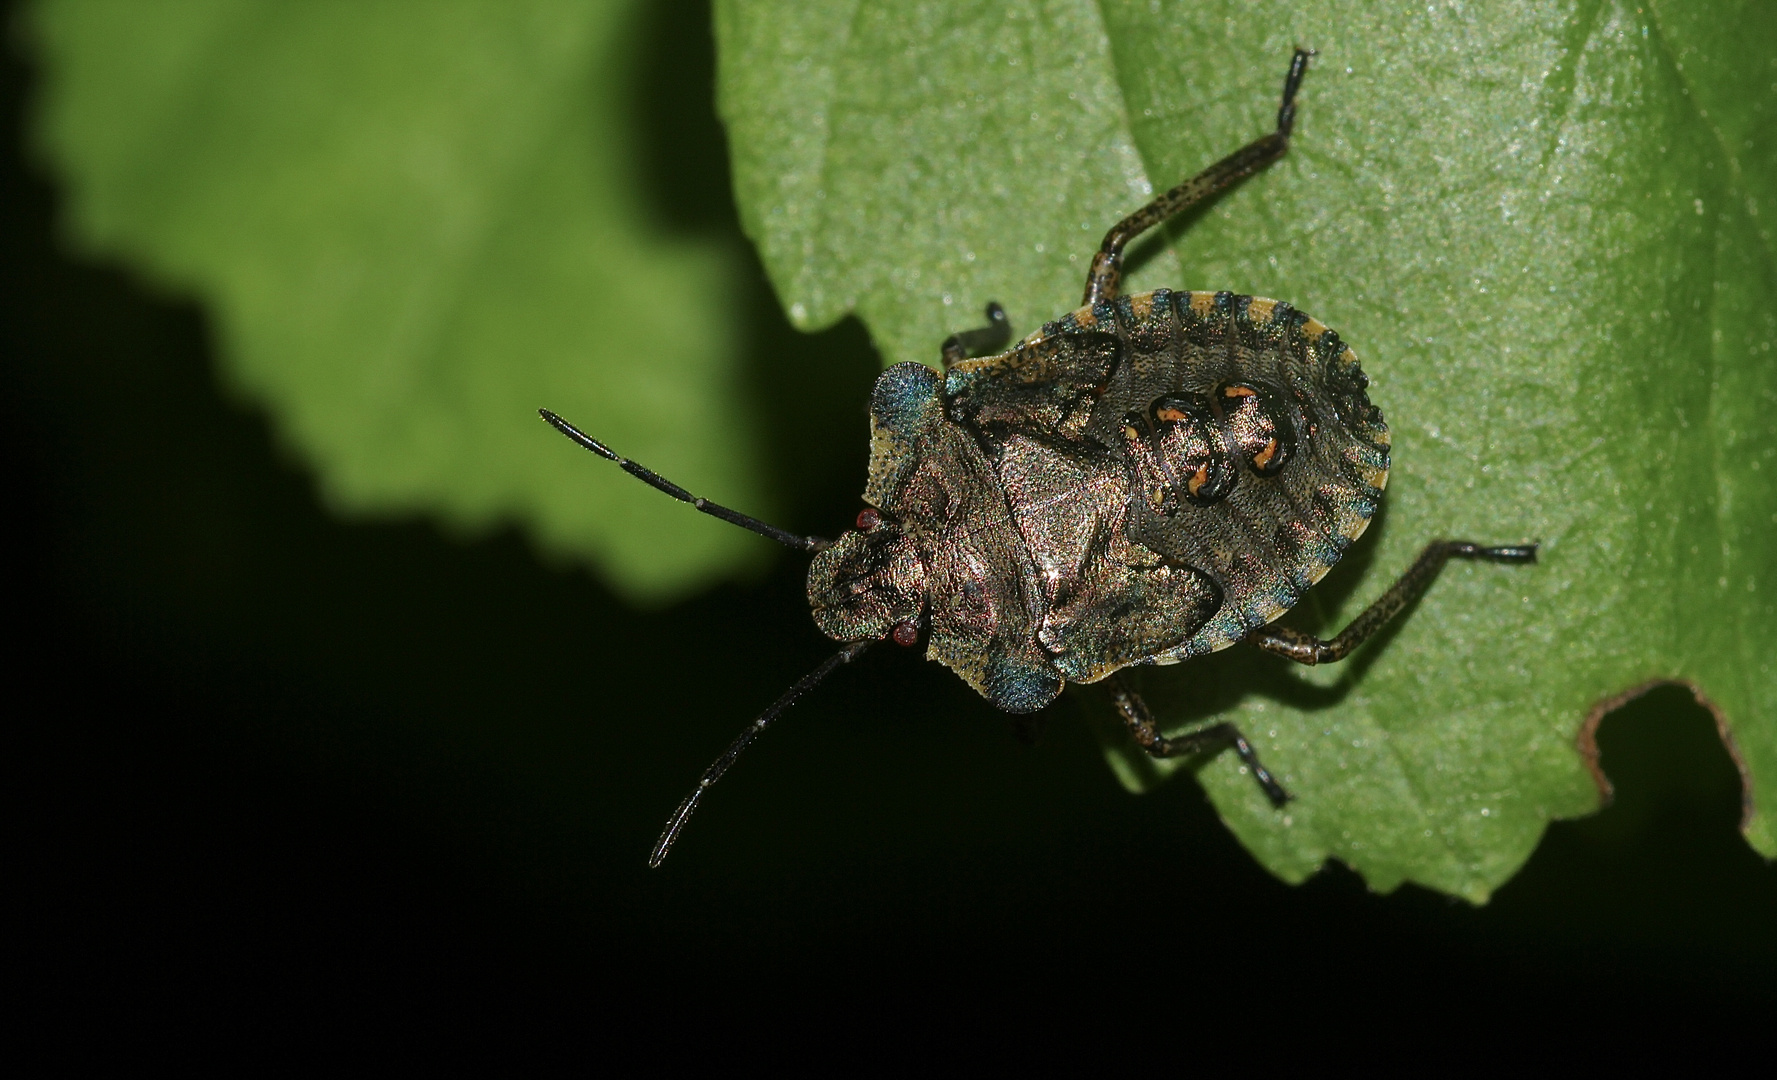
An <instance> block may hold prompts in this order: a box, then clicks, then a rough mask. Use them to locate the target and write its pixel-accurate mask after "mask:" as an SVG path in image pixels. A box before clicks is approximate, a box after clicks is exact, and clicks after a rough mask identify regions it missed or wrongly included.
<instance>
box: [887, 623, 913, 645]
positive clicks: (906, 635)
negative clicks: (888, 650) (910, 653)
mask: <svg viewBox="0 0 1777 1080" xmlns="http://www.w3.org/2000/svg"><path fill="white" fill-rule="evenodd" d="M890 636H891V637H893V638H894V639H895V644H896V645H899V646H901V647H902V648H904V649H909V648H912V647H913V646H915V645H917V644H919V627H918V626H917V625H915V624H913V623H911V622H904V623H896V624H895V630H894V633H893V634H891V635H890Z"/></svg>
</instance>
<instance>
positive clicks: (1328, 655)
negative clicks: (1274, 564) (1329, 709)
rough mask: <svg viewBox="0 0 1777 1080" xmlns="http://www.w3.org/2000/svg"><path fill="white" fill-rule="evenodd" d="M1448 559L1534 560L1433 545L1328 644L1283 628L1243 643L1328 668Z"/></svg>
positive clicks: (1495, 550) (1461, 545)
mask: <svg viewBox="0 0 1777 1080" xmlns="http://www.w3.org/2000/svg"><path fill="white" fill-rule="evenodd" d="M1452 558H1461V559H1486V560H1487V561H1489V562H1509V563H1533V562H1535V561H1536V545H1535V544H1517V545H1513V546H1510V547H1482V546H1481V545H1479V544H1471V543H1469V542H1468V541H1467V540H1433V541H1432V542H1431V543H1429V544H1427V545H1426V547H1425V550H1424V551H1422V552H1420V554H1419V558H1417V559H1415V560H1414V561H1413V565H1412V566H1409V567H1408V568H1407V572H1406V573H1404V574H1402V575H1401V579H1400V580H1399V581H1397V582H1395V583H1394V584H1393V585H1392V586H1390V587H1389V590H1388V591H1387V592H1385V593H1383V594H1382V596H1381V598H1380V599H1378V600H1377V601H1376V602H1375V603H1374V604H1371V605H1370V606H1369V607H1367V608H1365V609H1364V611H1363V614H1361V615H1359V616H1358V617H1357V618H1355V619H1353V620H1351V625H1350V626H1347V627H1346V628H1345V629H1344V630H1341V631H1340V632H1339V636H1338V637H1335V638H1333V639H1332V640H1331V641H1323V640H1321V639H1320V638H1317V637H1315V636H1314V635H1312V634H1304V633H1302V632H1301V631H1300V630H1291V629H1290V628H1289V627H1287V626H1262V627H1260V628H1259V629H1257V630H1254V631H1253V632H1252V633H1250V634H1248V635H1247V636H1246V640H1247V641H1248V642H1250V643H1252V644H1254V645H1257V646H1258V647H1259V648H1261V649H1264V650H1265V651H1266V652H1274V653H1276V654H1277V655H1279V656H1287V657H1289V658H1290V659H1291V660H1294V661H1295V662H1296V663H1298V664H1330V663H1332V662H1333V661H1335V660H1343V659H1344V658H1345V657H1346V655H1347V654H1349V653H1350V652H1351V650H1353V649H1355V648H1357V647H1358V646H1359V645H1362V644H1363V643H1364V640H1365V639H1366V638H1368V637H1369V636H1370V635H1371V634H1374V633H1375V632H1376V631H1378V630H1380V629H1382V627H1383V626H1384V625H1385V624H1387V622H1388V620H1390V619H1392V618H1394V617H1395V616H1396V615H1398V614H1400V613H1401V610H1402V609H1403V608H1405V607H1406V606H1407V605H1408V604H1411V603H1412V602H1413V601H1414V600H1417V599H1418V598H1419V596H1420V595H1421V594H1422V593H1424V592H1425V590H1426V589H1427V588H1429V587H1430V586H1431V583H1432V581H1433V580H1434V579H1436V578H1437V576H1438V571H1439V570H1442V569H1443V568H1444V564H1445V563H1447V562H1449V561H1450V560H1451V559H1452Z"/></svg>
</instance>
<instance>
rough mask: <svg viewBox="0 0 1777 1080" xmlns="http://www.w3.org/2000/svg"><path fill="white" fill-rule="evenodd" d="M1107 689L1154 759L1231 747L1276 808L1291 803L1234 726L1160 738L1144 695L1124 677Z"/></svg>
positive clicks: (1114, 679) (1113, 679)
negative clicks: (1135, 689) (1131, 686)
mask: <svg viewBox="0 0 1777 1080" xmlns="http://www.w3.org/2000/svg"><path fill="white" fill-rule="evenodd" d="M1105 686H1106V687H1107V688H1108V689H1109V690H1110V692H1111V703H1112V704H1113V705H1115V706H1116V707H1117V712H1118V714H1119V715H1121V716H1122V717H1123V722H1124V723H1125V724H1126V725H1128V727H1129V734H1130V735H1132V736H1133V737H1134V738H1135V742H1136V745H1138V746H1140V747H1141V748H1142V749H1143V750H1146V751H1147V752H1148V754H1149V755H1150V756H1152V757H1157V758H1168V757H1189V756H1191V755H1193V754H1203V753H1210V752H1212V751H1216V750H1220V749H1222V748H1223V747H1231V748H1233V750H1234V753H1235V754H1237V755H1238V756H1239V757H1240V762H1241V764H1243V765H1245V766H1246V767H1247V769H1248V771H1250V772H1251V773H1252V777H1253V779H1254V780H1255V781H1257V782H1258V785H1259V790H1260V791H1263V792H1264V793H1265V797H1266V798H1267V799H1270V800H1271V805H1272V806H1282V805H1283V804H1284V803H1286V802H1289V801H1290V793H1289V792H1287V791H1285V790H1284V789H1283V785H1282V784H1280V783H1278V782H1277V779H1276V778H1275V777H1273V776H1272V775H1271V771H1270V770H1269V769H1267V768H1265V766H1264V765H1262V764H1260V763H1259V755H1258V753H1257V752H1256V751H1254V750H1253V747H1252V743H1250V742H1247V740H1246V736H1245V735H1242V734H1241V733H1240V729H1239V728H1237V727H1235V726H1234V725H1233V724H1230V723H1227V722H1223V723H1220V724H1215V725H1213V726H1211V727H1206V728H1202V729H1200V730H1197V731H1192V732H1188V733H1187V734H1184V735H1176V736H1173V737H1172V738H1167V737H1166V736H1164V735H1162V734H1160V728H1159V726H1158V725H1157V724H1155V723H1154V714H1153V713H1152V712H1150V711H1149V710H1148V703H1147V702H1145V701H1143V700H1142V698H1141V695H1140V694H1138V693H1136V692H1135V691H1134V690H1132V689H1131V688H1130V686H1129V683H1128V682H1127V681H1126V680H1125V679H1124V678H1123V676H1122V674H1121V673H1117V674H1113V675H1112V676H1111V677H1110V678H1108V679H1106V680H1105Z"/></svg>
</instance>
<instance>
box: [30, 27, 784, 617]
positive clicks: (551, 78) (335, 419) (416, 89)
mask: <svg viewBox="0 0 1777 1080" xmlns="http://www.w3.org/2000/svg"><path fill="white" fill-rule="evenodd" d="M640 7H641V5H639V4H638V3H635V2H601V3H579V2H572V0H522V2H517V3H511V4H487V3H482V2H479V0H463V2H459V0H442V2H439V3H425V4H413V3H404V2H399V0H384V2H373V3H316V4H264V3H257V2H254V0H181V2H177V3H164V4H138V3H131V2H128V0H121V2H118V0H46V2H44V3H42V4H39V5H37V6H36V7H35V8H34V9H32V11H31V20H30V23H29V25H28V32H29V33H30V35H31V36H32V37H33V39H34V40H35V43H36V48H37V51H38V55H39V56H40V57H41V60H42V63H43V65H44V75H45V79H44V84H43V89H42V99H41V112H40V114H39V115H40V123H39V127H38V132H37V136H38V142H39V145H40V147H41V148H42V152H43V153H44V154H45V156H46V157H47V158H48V160H49V161H50V162H51V164H52V166H53V168H54V170H55V171H56V173H57V174H58V175H59V176H60V177H61V178H62V180H63V182H64V185H65V190H66V192H67V203H66V210H65V222H66V228H67V231H68V234H69V236H70V238H71V239H72V241H73V242H74V244H75V245H76V246H77V247H78V248H80V249H82V250H84V251H87V252H91V253H94V254H101V255H105V256H108V257H111V258H115V259H120V260H122V261H123V262H125V263H126V264H128V265H129V266H130V267H132V268H133V269H135V270H136V271H137V272H139V273H141V274H143V275H145V276H146V277H148V278H149V279H150V280H151V281H153V282H155V283H157V284H159V285H161V286H163V287H165V288H167V289H169V290H171V291H174V292H176V293H178V294H183V295H190V296H193V297H196V298H199V299H201V300H202V301H204V303H205V304H206V305H207V306H208V308H209V310H211V311H212V312H213V313H214V315H215V324H214V325H215V332H216V334H217V335H218V338H219V342H218V345H219V351H220V353H221V357H222V360H223V363H224V371H223V374H224V377H225V378H226V380H227V381H228V383H229V384H230V385H231V386H233V387H234V388H236V389H237V390H238V391H239V392H241V393H242V394H244V395H245V396H246V397H248V398H249V399H250V400H253V401H255V402H257V403H259V404H260V405H262V406H263V407H265V408H266V409H267V410H268V411H269V412H270V414H271V415H272V417H273V422H274V426H275V427H276V428H277V430H278V432H279V433H280V435H281V437H282V439H283V440H284V442H285V444H286V445H287V446H289V447H290V448H291V450H293V451H294V453H295V454H296V456H298V457H299V458H300V459H301V460H303V461H304V462H305V463H307V464H308V465H309V466H310V467H311V468H313V469H314V470H315V472H316V474H317V476H318V477H319V479H320V483H321V488H322V491H323V492H324V495H325V497H326V499H327V500H328V502H329V503H330V504H331V505H332V506H333V507H334V508H335V509H336V510H339V511H342V512H346V513H350V514H359V515H362V514H370V515H376V516H388V515H391V514H398V513H412V512H423V513H427V514H430V515H432V516H434V517H436V518H439V519H442V520H443V521H445V522H448V523H450V524H451V525H453V526H457V527H460V528H464V529H467V530H470V531H475V532H485V531H486V530H487V529H488V528H490V527H491V526H493V525H494V524H496V523H500V522H507V521H518V522H522V523H523V524H524V525H525V526H526V527H527V528H528V529H529V530H530V531H531V534H532V535H533V536H535V537H536V538H537V539H538V540H539V542H540V543H541V544H542V546H543V547H544V548H545V549H547V550H549V551H551V552H555V553H557V554H560V555H565V556H569V557H572V558H577V559H580V560H585V561H590V562H591V563H593V564H594V565H596V566H597V567H598V568H599V569H600V570H601V571H602V572H603V573H604V575H605V577H606V579H607V580H609V581H610V582H611V583H612V584H613V585H614V586H615V587H617V588H618V589H619V590H621V591H623V592H624V593H625V594H627V595H629V596H630V597H631V598H633V599H636V600H643V601H660V600H664V599H666V598H669V597H672V596H682V595H684V594H686V593H688V592H690V591H692V590H694V589H696V588H698V587H700V586H702V585H704V584H707V583H709V582H711V581H713V580H715V579H717V578H719V577H722V576H725V575H728V574H732V573H733V572H735V571H736V570H737V569H739V568H741V567H743V566H748V565H752V566H757V565H758V564H759V563H760V561H761V558H762V556H763V555H764V554H765V552H766V551H767V550H768V549H769V547H770V545H769V543H768V542H766V541H763V540H759V539H757V538H754V537H750V536H747V535H746V534H744V533H741V532H740V531H739V530H736V529H733V528H730V527H727V526H723V525H720V524H719V523H717V522H714V521H705V520H696V518H697V517H698V515H696V514H693V513H688V512H687V511H686V509H685V508H684V507H682V506H678V505H676V504H674V503H672V502H671V501H669V500H667V499H663V498H661V497H660V496H659V495H658V494H656V493H654V492H651V491H649V490H648V489H647V488H645V487H643V486H642V485H640V484H638V483H636V482H635V481H633V480H631V479H629V478H628V477H626V476H624V475H623V474H622V473H620V472H619V471H617V470H616V469H611V468H605V467H601V466H600V465H598V464H595V463H594V461H593V460H592V459H591V458H590V457H589V456H588V455H586V454H585V453H584V452H579V451H574V450H573V449H572V447H571V446H570V445H569V444H568V443H567V442H566V441H565V440H563V439H562V438H561V437H560V436H558V435H555V434H553V433H552V432H551V431H550V430H549V429H548V428H546V427H545V426H544V425H543V424H542V423H541V422H539V421H538V420H537V419H536V410H537V409H538V408H539V407H540V406H547V407H549V408H552V409H554V410H556V411H557V412H559V413H561V414H563V415H564V416H566V417H568V418H570V419H571V420H573V421H575V422H576V423H578V424H580V425H581V426H582V427H584V428H586V429H587V430H589V431H592V432H594V433H596V434H597V435H599V436H600V437H601V438H603V439H604V440H606V441H607V442H608V443H610V444H611V445H612V446H614V447H616V448H617V449H618V450H619V451H620V452H622V453H625V454H627V455H629V456H632V457H635V458H637V459H639V460H641V461H643V462H645V463H647V464H648V465H649V466H651V467H653V468H655V469H657V470H659V471H660V472H662V473H663V474H665V475H667V476H670V477H672V478H673V479H675V480H676V481H678V482H679V483H681V484H684V485H686V486H687V487H688V488H690V489H691V490H692V491H695V492H697V493H699V494H703V495H707V496H709V497H710V498H714V499H718V500H719V501H723V502H727V503H730V504H733V505H737V506H740V507H744V508H746V509H748V510H751V511H753V512H755V513H760V514H769V513H770V512H771V511H772V510H773V509H774V507H773V506H772V505H771V504H770V501H769V499H768V498H767V492H768V488H767V485H766V484H765V483H764V482H762V480H761V476H760V474H761V465H760V460H759V457H760V455H759V448H758V445H757V444H758V434H757V430H756V424H757V421H756V416H757V414H758V410H757V409H756V408H755V403H754V402H753V401H751V400H750V399H749V397H748V394H747V393H746V384H745V383H744V381H743V380H741V379H740V378H739V377H738V376H737V373H736V371H735V365H736V362H737V356H738V353H739V343H738V341H737V334H738V332H739V331H738V327H737V320H736V315H735V311H734V307H735V304H736V302H737V301H736V297H735V291H736V288H737V281H736V275H737V273H738V271H739V267H740V262H739V253H738V252H737V251H735V250H734V248H733V246H732V244H731V243H730V242H727V241H726V238H724V237H715V238H710V237H708V236H685V235H681V234H678V233H675V232H674V231H673V230H671V229H669V228H668V227H667V224H666V223H664V222H662V221H661V220H660V218H659V216H658V215H651V214H650V213H649V207H648V205H647V201H646V198H645V196H644V194H643V193H642V192H641V191H640V185H641V183H642V180H643V178H642V176H641V175H640V173H639V172H638V169H637V163H638V160H639V159H640V156H641V155H640V153H639V150H638V147H639V141H640V133H639V132H638V131H637V130H636V124H637V122H638V120H639V119H643V118H645V116H646V114H645V113H644V114H642V115H641V116H639V117H638V115H637V114H636V113H635V112H634V111H633V110H632V109H631V108H630V101H629V94H630V93H632V92H633V84H634V82H635V81H636V78H637V75H638V73H637V72H636V71H634V70H633V65H634V63H635V57H636V55H637V53H636V51H635V50H634V48H633V47H632V43H633V40H634V37H635V35H636V32H637V27H638V21H639V10H640ZM700 32H701V31H700ZM719 194H721V193H719ZM721 197H725V194H724V195H721Z"/></svg>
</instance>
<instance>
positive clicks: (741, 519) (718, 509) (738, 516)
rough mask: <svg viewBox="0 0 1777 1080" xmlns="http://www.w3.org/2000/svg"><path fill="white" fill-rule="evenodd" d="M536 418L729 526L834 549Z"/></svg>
mask: <svg viewBox="0 0 1777 1080" xmlns="http://www.w3.org/2000/svg"><path fill="white" fill-rule="evenodd" d="M537 415H538V416H541V417H542V418H543V419H545V420H547V421H549V424H550V426H552V427H554V428H555V430H557V431H559V432H561V433H562V434H563V435H566V436H567V437H568V438H570V439H572V440H574V441H575V442H577V443H579V444H580V445H581V446H584V447H586V448H587V449H588V450H591V451H592V452H593V453H595V454H597V455H598V456H599V457H602V458H605V459H607V460H609V461H615V462H616V463H617V464H619V465H621V466H623V471H624V472H626V473H628V474H629V475H631V476H633V477H635V478H636V479H637V480H640V481H641V482H643V483H644V484H647V485H649V486H650V487H653V488H655V489H656V490H658V491H664V492H666V493H667V494H668V495H671V496H672V497H673V498H675V499H677V500H679V501H680V502H685V503H690V504H691V505H692V506H695V507H696V508H697V509H699V510H702V511H703V512H704V513H706V514H708V515H710V516H711V517H716V518H721V519H722V520H723V521H726V522H728V523H729V524H730V525H739V526H740V527H741V528H743V529H751V530H752V531H753V532H756V533H758V534H759V535H760V536H768V537H770V538H771V539H773V540H776V541H777V542H778V543H780V544H782V545H784V546H785V547H793V548H795V549H796V550H798V551H825V550H826V549H827V548H830V547H832V546H833V541H831V540H823V539H821V538H820V537H818V536H797V535H796V534H795V533H792V532H785V531H784V530H782V529H780V528H778V527H777V526H776V525H767V524H765V522H763V521H760V520H759V519H758V518H755V517H748V516H747V515H745V514H743V513H741V512H739V511H738V510H730V509H728V508H727V507H726V506H718V505H717V504H715V503H713V502H710V501H709V500H708V499H700V498H698V497H697V496H695V495H693V494H691V493H690V492H689V491H686V490H685V489H684V488H682V487H680V486H679V485H677V484H675V483H673V482H672V481H671V480H668V479H667V478H666V477H664V476H661V475H660V474H659V473H657V472H655V471H654V470H653V469H649V468H646V467H645V466H641V465H637V464H636V463H635V462H633V461H631V460H629V459H628V458H626V457H622V456H620V455H619V454H618V453H617V452H616V451H614V450H612V449H611V448H610V447H608V446H606V445H605V444H604V443H602V442H599V441H598V440H597V439H595V438H593V437H592V436H591V435H588V434H586V432H584V431H581V430H580V429H579V428H577V427H575V426H574V425H573V424H570V423H568V422H567V421H566V420H563V419H562V418H561V417H559V416H557V415H555V414H554V413H552V412H550V411H549V410H548V409H538V410H537ZM791 700H792V701H793V700H795V699H794V698H793V697H792V698H791ZM785 704H788V702H785Z"/></svg>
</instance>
